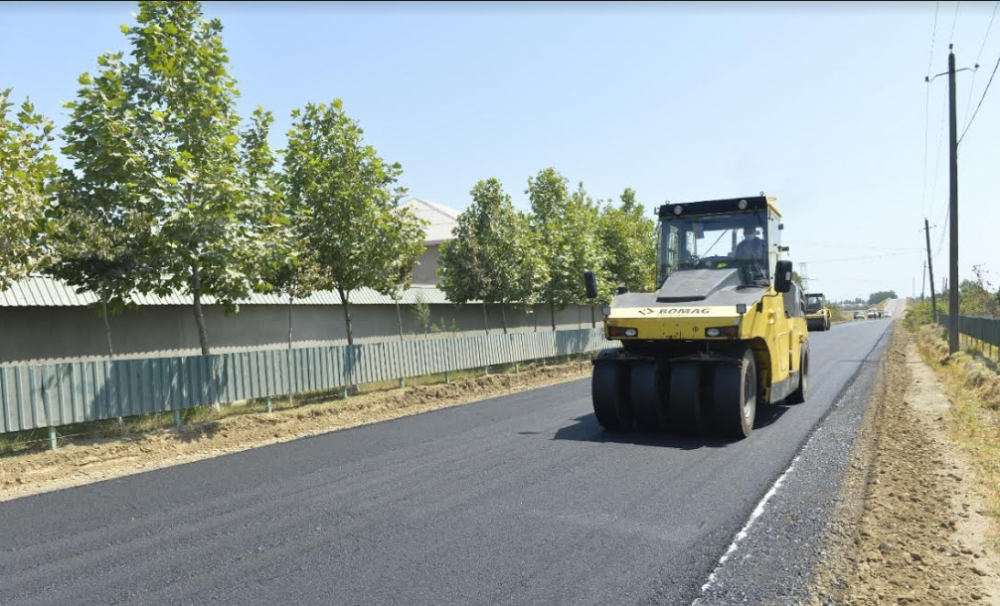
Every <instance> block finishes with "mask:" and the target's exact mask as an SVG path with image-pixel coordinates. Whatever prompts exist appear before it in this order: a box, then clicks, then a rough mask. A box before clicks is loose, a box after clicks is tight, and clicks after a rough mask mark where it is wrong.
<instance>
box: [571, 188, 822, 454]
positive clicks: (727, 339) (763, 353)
mask: <svg viewBox="0 0 1000 606" xmlns="http://www.w3.org/2000/svg"><path fill="white" fill-rule="evenodd" d="M774 202H775V201H774V199H773V198H768V197H765V196H763V195H762V196H757V197H749V198H734V199H729V200H710V201H703V202H690V203H683V204H673V203H668V204H665V205H663V206H661V207H660V208H659V213H658V214H659V227H658V233H659V237H658V242H659V251H658V267H657V274H658V279H657V284H658V288H657V290H656V292H651V293H630V292H625V293H622V294H618V295H617V296H615V297H614V298H613V299H612V300H611V301H607V302H604V303H605V304H604V315H605V318H604V331H605V336H606V337H607V338H608V339H610V340H613V341H618V342H620V343H621V347H620V348H615V349H607V350H604V351H602V352H601V353H600V354H599V355H598V356H597V357H596V358H595V360H594V369H593V377H592V397H593V404H594V413H595V415H596V417H597V420H598V422H599V423H600V424H601V425H602V426H603V427H604V428H605V429H607V430H612V431H614V430H627V429H637V428H647V429H653V430H660V431H674V432H682V433H697V434H707V435H718V436H724V437H730V438H737V439H739V438H744V437H747V436H749V435H750V433H751V432H752V430H753V424H754V419H755V417H756V409H757V406H758V405H763V404H770V403H776V402H780V401H788V402H789V403H801V402H804V401H805V398H806V390H807V383H808V371H809V347H808V336H809V334H808V330H807V327H806V320H805V310H804V308H805V301H804V297H803V293H802V290H801V289H800V288H799V287H798V285H797V284H795V283H794V282H793V281H792V264H791V261H788V260H785V259H783V256H784V254H785V253H787V252H788V249H787V248H786V247H783V246H782V244H781V233H782V231H783V229H784V225H783V224H782V222H781V214H780V213H779V212H778V209H777V207H776V206H775V203H774ZM585 283H586V287H587V294H588V296H590V297H591V298H596V297H597V296H598V287H597V283H596V278H595V277H594V274H593V273H592V272H587V274H586V276H585Z"/></svg>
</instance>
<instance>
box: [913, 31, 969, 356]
mask: <svg viewBox="0 0 1000 606" xmlns="http://www.w3.org/2000/svg"><path fill="white" fill-rule="evenodd" d="M954 48H955V47H954V45H952V44H949V45H948V71H947V72H944V73H941V74H937V75H936V76H934V77H933V78H931V77H930V76H928V77H926V78H924V80H925V81H926V82H927V83H930V82H931V81H932V80H934V79H936V78H937V77H938V76H944V75H947V76H948V117H949V120H948V125H949V127H950V129H949V132H948V152H949V153H948V156H949V159H950V162H949V164H950V166H951V170H950V173H951V194H950V197H949V202H948V212H949V215H948V221H949V228H950V234H951V238H950V246H949V248H950V251H949V252H950V254H949V256H948V257H949V258H948V275H949V284H948V286H950V289H946V290H948V319H949V322H948V351H949V352H950V353H955V352H957V351H958V348H959V343H958V286H959V284H960V280H959V278H958V111H957V109H956V107H957V104H956V102H955V95H956V92H955V74H956V73H957V72H964V71H974V70H975V68H971V69H970V68H968V67H965V68H962V69H959V70H956V69H955V51H954ZM978 67H979V66H978V65H976V68H978ZM931 290H933V289H931Z"/></svg>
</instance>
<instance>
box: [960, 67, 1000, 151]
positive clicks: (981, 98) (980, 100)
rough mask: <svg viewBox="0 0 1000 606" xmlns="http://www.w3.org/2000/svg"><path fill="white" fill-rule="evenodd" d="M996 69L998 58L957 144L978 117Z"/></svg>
mask: <svg viewBox="0 0 1000 606" xmlns="http://www.w3.org/2000/svg"><path fill="white" fill-rule="evenodd" d="M998 67H1000V57H997V63H996V65H994V66H993V73H992V74H990V81H989V82H987V83H986V88H985V89H983V96H982V97H980V98H979V104H978V105H976V111H974V112H972V118H970V119H969V123H968V124H966V125H965V130H963V131H962V136H961V137H959V138H958V143H961V142H962V139H965V134H966V133H967V132H969V127H971V126H972V123H973V121H975V119H976V116H977V115H979V108H980V107H982V106H983V101H984V100H985V99H986V93H988V92H990V84H993V77H994V76H996V75H997V68H998Z"/></svg>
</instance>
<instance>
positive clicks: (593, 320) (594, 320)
mask: <svg viewBox="0 0 1000 606" xmlns="http://www.w3.org/2000/svg"><path fill="white" fill-rule="evenodd" d="M590 327H591V328H597V313H596V312H595V311H594V306H593V305H591V306H590Z"/></svg>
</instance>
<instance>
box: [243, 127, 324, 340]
mask: <svg viewBox="0 0 1000 606" xmlns="http://www.w3.org/2000/svg"><path fill="white" fill-rule="evenodd" d="M273 123H274V116H273V115H272V114H271V112H268V111H265V110H264V109H263V108H257V109H256V110H255V111H254V113H253V116H252V117H251V120H250V122H249V124H248V125H247V127H246V128H245V129H244V131H243V134H242V141H241V145H240V157H241V173H242V177H243V181H244V187H245V189H246V195H248V196H249V197H250V198H251V199H253V200H255V201H256V203H257V204H258V205H259V206H260V209H261V213H260V216H261V224H262V225H263V234H262V237H261V238H260V239H258V240H256V242H255V244H256V245H257V247H258V250H257V251H256V252H254V253H252V254H250V255H249V256H248V257H249V258H250V259H252V260H253V261H255V262H256V269H254V268H247V270H246V271H245V273H246V274H247V275H258V276H259V277H260V282H259V283H258V284H257V285H256V288H257V289H258V290H260V291H264V292H269V293H272V294H276V295H279V296H282V297H285V298H286V299H287V301H288V349H289V350H291V349H292V343H293V337H294V323H293V311H294V307H295V300H296V299H300V298H304V297H308V296H309V295H310V294H312V293H313V291H314V290H315V289H316V288H317V287H318V286H319V285H320V282H321V277H320V273H319V267H318V265H317V263H316V258H315V256H314V255H312V254H310V251H309V248H308V246H307V244H306V242H305V238H304V237H303V232H302V227H303V225H305V224H306V222H308V220H309V217H308V215H307V214H306V212H305V209H304V208H302V207H301V206H299V205H296V204H294V203H292V201H291V198H290V197H289V196H286V195H284V189H283V184H282V182H281V175H280V174H279V172H278V171H277V169H276V167H277V155H276V154H275V152H274V151H273V150H272V149H271V146H270V144H269V143H268V136H269V134H270V129H271V125H272V124H273Z"/></svg>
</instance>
